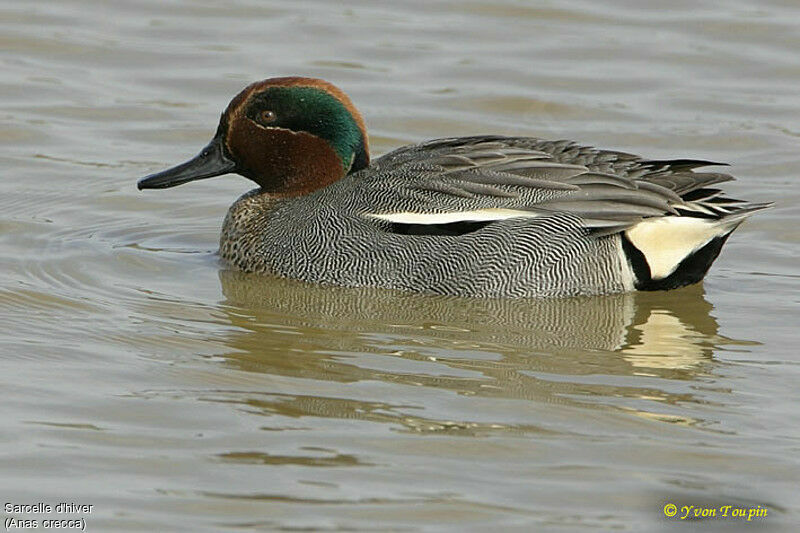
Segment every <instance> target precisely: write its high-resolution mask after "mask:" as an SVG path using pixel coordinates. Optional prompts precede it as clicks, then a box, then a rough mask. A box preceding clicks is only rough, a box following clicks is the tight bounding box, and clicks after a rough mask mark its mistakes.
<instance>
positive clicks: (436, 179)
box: [359, 137, 754, 235]
mask: <svg viewBox="0 0 800 533" xmlns="http://www.w3.org/2000/svg"><path fill="white" fill-rule="evenodd" d="M711 164H716V163H712V162H710V161H700V160H687V159H678V160H667V161H661V160H644V159H641V158H639V157H637V156H634V155H631V154H627V153H624V152H615V151H607V150H597V149H594V148H591V147H585V146H579V145H577V144H575V143H572V142H570V141H543V140H539V139H534V138H518V137H516V138H515V137H466V138H452V139H437V140H435V141H430V142H427V143H424V144H420V145H414V146H408V147H404V148H401V149H399V150H396V151H395V152H392V153H390V154H387V155H386V156H384V157H382V158H380V159H378V160H377V161H376V162H375V164H374V166H373V167H372V168H371V173H370V175H369V177H366V178H363V179H362V180H359V181H360V186H361V187H363V188H364V189H362V190H367V191H369V194H368V195H367V199H368V200H369V209H368V210H367V212H363V213H362V215H363V216H366V217H370V218H373V219H377V220H382V221H385V222H387V223H391V224H394V225H400V226H402V225H412V226H426V225H427V226H430V227H434V226H446V225H453V224H465V223H466V224H470V223H482V224H487V223H491V222H493V221H499V220H505V219H509V218H536V217H545V216H548V215H553V214H555V213H568V214H571V215H574V216H576V217H578V218H580V220H581V222H582V225H583V226H584V227H585V228H586V229H587V230H588V231H590V232H591V233H594V234H597V235H605V234H610V233H616V232H619V231H623V230H625V229H627V228H629V227H631V226H633V225H635V224H637V223H639V222H641V221H642V220H644V219H645V218H651V217H663V216H706V217H717V218H720V217H722V216H724V215H726V214H728V213H730V212H732V211H735V210H737V209H742V208H745V207H750V206H752V205H754V204H744V202H740V201H737V200H731V199H727V198H724V197H723V196H722V194H721V191H719V190H718V189H712V188H709V186H711V185H714V184H717V183H721V182H724V181H728V180H731V179H733V178H732V177H731V176H729V175H727V174H722V173H707V172H695V171H694V169H695V168H699V167H701V166H706V165H711ZM470 227H472V226H470Z"/></svg>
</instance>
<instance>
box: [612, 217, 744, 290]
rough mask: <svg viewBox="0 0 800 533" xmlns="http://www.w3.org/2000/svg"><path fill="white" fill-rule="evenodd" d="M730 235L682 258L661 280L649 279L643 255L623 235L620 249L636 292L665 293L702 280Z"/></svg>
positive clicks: (711, 241)
mask: <svg viewBox="0 0 800 533" xmlns="http://www.w3.org/2000/svg"><path fill="white" fill-rule="evenodd" d="M731 233H733V232H732V231H731V232H728V233H726V234H725V235H721V236H719V237H714V238H713V239H711V240H710V241H709V242H708V243H706V244H705V245H704V246H703V247H702V248H700V249H698V250H696V251H695V252H694V253H692V254H691V255H689V256H687V257H686V258H684V260H683V261H681V262H680V264H678V267H677V268H676V269H675V271H674V272H673V273H672V274H670V275H669V276H667V277H666V278H661V279H653V278H652V277H651V275H650V266H649V265H648V264H647V260H646V259H645V257H644V254H643V253H642V252H640V251H639V249H638V248H636V247H635V246H634V245H633V243H631V241H630V240H629V239H628V237H627V236H626V235H625V234H624V233H623V234H622V235H621V237H622V249H623V250H624V251H625V255H626V256H627V257H628V261H629V262H630V264H631V267H632V268H633V275H634V276H635V278H636V283H635V286H636V288H637V289H638V290H640V291H666V290H670V289H677V288H678V287H685V286H686V285H691V284H692V283H697V282H698V281H700V280H702V279H703V278H704V277H705V275H706V273H707V272H708V269H709V268H710V267H711V263H713V262H714V260H715V259H716V258H717V256H719V252H720V250H721V249H722V245H723V244H725V241H726V240H728V237H730V235H731Z"/></svg>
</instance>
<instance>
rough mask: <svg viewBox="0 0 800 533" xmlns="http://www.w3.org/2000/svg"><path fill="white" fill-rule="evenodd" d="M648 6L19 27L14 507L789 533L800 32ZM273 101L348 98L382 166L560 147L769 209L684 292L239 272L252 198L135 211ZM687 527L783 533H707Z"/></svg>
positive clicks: (0, 96)
mask: <svg viewBox="0 0 800 533" xmlns="http://www.w3.org/2000/svg"><path fill="white" fill-rule="evenodd" d="M601 4H602V7H601ZM645 5H647V6H654V5H655V3H652V2H649V3H647V2H634V1H625V0H616V1H613V2H602V3H597V2H582V1H579V0H567V1H561V2H542V3H538V7H534V3H525V2H516V1H512V0H501V1H498V0H495V1H492V2H488V1H487V2H483V1H476V2H452V3H437V4H435V5H431V4H430V3H428V2H402V3H401V2H395V3H385V4H376V3H373V2H363V3H351V4H350V5H349V6H348V7H342V6H339V5H337V4H336V3H333V2H274V1H273V2H262V1H257V0H240V1H236V2H231V3H229V4H223V3H221V2H217V1H210V0H209V1H205V0H199V1H189V0H175V1H172V2H162V1H160V0H159V1H155V0H151V1H137V2H102V3H100V2H90V1H87V0H73V1H68V0H59V1H45V0H42V1H37V2H30V1H15V0H5V1H4V2H3V3H2V5H0V60H2V70H0V121H2V128H1V129H0V139H2V145H3V151H2V154H0V162H1V164H2V180H0V324H2V333H1V334H0V383H2V401H0V415H2V429H0V480H2V484H1V485H0V498H1V499H2V503H3V504H4V505H5V504H6V503H15V504H24V503H37V502H46V503H49V504H51V505H55V504H57V503H59V502H70V503H78V504H91V505H93V506H94V507H93V510H92V512H91V513H84V514H80V513H71V514H70V513H67V514H62V515H60V516H59V517H60V518H80V517H83V518H84V519H85V520H86V522H85V525H86V527H87V529H88V530H91V531H109V530H112V531H121V530H148V531H158V530H162V531H169V530H187V531H189V530H191V531H220V530H257V529H261V530H280V529H287V530H304V529H308V530H347V531H353V530H369V531H374V530H392V531H396V530H397V531H416V530H427V531H430V530H448V529H453V530H474V531H481V530H486V529H488V528H489V527H493V528H500V529H501V530H514V529H516V530H531V529H534V528H537V529H538V530H552V531H575V530H627V531H649V530H653V529H660V528H664V529H674V528H675V527H677V528H678V529H679V530H681V531H688V530H690V529H692V528H701V529H703V530H714V529H719V530H726V531H727V530H738V529H739V528H742V529H743V528H745V527H748V526H749V527H752V528H756V529H759V530H764V529H767V530H787V531H791V530H793V527H794V525H796V524H797V523H798V522H800V517H799V516H798V515H799V513H800V496H798V482H799V481H800V460H799V459H800V406H799V405H798V402H800V387H798V380H799V379H800V366H799V365H800V356H798V351H797V349H796V343H797V340H798V327H799V326H800V306H798V304H799V303H800V269H798V244H800V230H798V221H800V209H798V205H800V187H798V181H797V179H798V178H797V175H798V172H800V66H798V65H800V63H799V62H798V51H799V50H800V9H798V7H797V5H796V4H795V3H794V2H787V1H779V0H773V1H766V2H758V3H756V2H744V1H741V2H707V3H698V2H671V3H669V4H668V7H665V8H663V9H655V8H652V7H643V6H645ZM666 5H667V4H665V6H666ZM286 74H301V75H313V76H318V77H323V78H326V79H329V80H331V81H333V82H335V83H337V84H338V85H339V86H341V87H342V88H343V89H344V90H346V91H347V92H348V93H349V94H350V95H351V97H352V98H353V100H354V101H355V102H356V103H357V105H358V106H359V107H360V109H361V110H362V112H363V113H364V115H365V117H366V119H367V122H368V125H369V129H370V132H371V142H372V147H373V152H374V153H378V154H379V153H384V152H386V151H388V150H389V149H391V148H393V147H395V146H398V145H400V144H403V143H407V142H413V141H420V140H424V139H427V138H433V137H437V136H450V135H459V134H473V133H506V134H512V133H516V134H529V135H536V136H541V137H552V138H572V139H576V140H579V141H581V142H584V143H588V144H594V145H598V146H603V147H609V148H614V149H619V150H626V151H632V152H635V153H641V154H645V155H647V156H651V157H664V158H666V157H695V158H703V159H712V160H721V161H727V162H730V163H732V164H733V166H732V168H731V171H732V172H733V173H734V174H736V175H737V176H738V177H739V181H737V182H735V183H732V184H730V185H729V186H727V187H726V188H727V189H728V190H729V191H731V193H732V194H734V195H736V196H741V197H743V198H746V199H748V200H752V201H770V200H774V201H777V204H778V205H777V207H776V208H775V209H773V210H771V211H769V212H766V213H763V214H760V215H759V216H757V217H754V218H753V219H752V220H751V221H749V222H748V223H747V224H745V225H744V226H742V227H741V228H740V229H739V230H738V231H737V232H736V234H735V235H734V236H733V238H732V239H731V240H730V242H729V244H728V245H727V246H726V248H725V250H724V251H723V255H722V257H721V258H720V259H719V260H718V262H717V263H716V264H715V266H714V268H713V270H712V272H711V274H710V275H709V277H708V278H707V280H706V281H705V283H704V284H702V285H698V286H694V287H689V288H686V289H682V290H679V291H674V292H669V293H649V294H627V295H619V296H613V297H607V298H595V299H584V300H566V301H506V300H461V299H455V298H437V297H424V296H416V295H412V294H399V293H394V292H387V291H378V290H343V289H334V288H318V287H313V286H308V285H304V284H300V283H296V282H291V281H282V280H273V279H263V278H258V277H254V276H246V275H241V274H237V273H234V272H229V271H226V270H225V269H224V268H223V267H222V266H221V265H220V263H219V261H218V259H217V257H216V256H215V251H216V247H217V238H218V232H219V227H220V223H221V220H222V217H223V216H224V214H225V211H226V209H227V207H228V205H229V204H230V203H231V202H232V201H233V200H234V199H235V198H236V197H237V195H239V194H241V193H242V192H244V191H246V190H248V189H249V188H250V187H251V185H250V184H249V183H248V182H247V181H246V180H244V179H242V178H237V177H228V178H220V179H217V180H209V181H204V182H201V183H196V184H191V185H187V186H183V187H180V188H177V189H172V190H169V191H163V192H147V193H140V192H138V191H137V190H136V187H135V182H136V179H137V178H139V177H141V176H142V175H144V174H146V173H148V172H151V171H154V170H158V169H161V168H164V167H166V166H168V165H171V164H173V163H177V162H180V161H182V160H184V159H185V158H187V157H188V156H191V155H193V154H194V153H196V152H197V151H198V150H199V148H200V147H201V146H202V145H203V144H204V143H205V142H206V141H207V140H208V139H209V138H210V137H211V135H212V133H213V131H214V129H215V127H216V121H217V119H218V116H219V113H220V111H221V110H222V108H223V107H224V106H225V105H226V104H227V102H228V100H229V98H230V97H231V96H233V95H234V94H235V93H236V92H238V90H239V89H240V88H242V87H243V86H244V85H245V84H247V83H249V82H250V81H253V80H256V79H261V78H264V77H268V76H275V75H286ZM666 503H674V504H676V505H678V506H679V507H681V506H683V505H694V506H695V507H706V508H711V507H714V508H718V507H720V506H723V505H732V506H734V507H737V508H758V507H759V506H761V507H762V508H766V509H767V510H768V516H767V517H766V518H764V517H761V518H755V519H753V521H752V522H750V523H747V522H746V521H744V520H742V519H730V518H728V519H720V518H716V519H710V520H706V521H703V523H702V524H697V523H695V524H694V525H691V524H685V523H680V520H679V519H678V518H677V517H676V518H673V519H667V518H665V516H664V512H663V508H664V505H665V504H666ZM679 515H680V513H679ZM14 516H16V517H17V518H35V519H37V520H41V519H43V518H45V516H43V515H25V514H20V513H14V512H11V513H8V512H6V513H5V514H4V518H8V517H14ZM49 517H50V518H54V517H56V516H55V515H49ZM41 527H42V526H41V524H40V528H41Z"/></svg>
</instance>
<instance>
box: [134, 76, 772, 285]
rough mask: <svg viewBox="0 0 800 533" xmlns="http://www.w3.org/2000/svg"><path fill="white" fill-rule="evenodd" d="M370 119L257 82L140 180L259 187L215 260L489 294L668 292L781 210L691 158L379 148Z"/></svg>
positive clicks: (321, 96) (541, 145)
mask: <svg viewBox="0 0 800 533" xmlns="http://www.w3.org/2000/svg"><path fill="white" fill-rule="evenodd" d="M367 143H368V141H367V132H366V128H365V125H364V121H363V119H362V117H361V115H360V114H359V112H358V111H357V110H356V108H355V106H354V105H353V104H352V102H351V101H350V99H349V98H348V97H347V95H345V94H344V93H343V92H342V91H341V90H340V89H338V88H337V87H335V86H334V85H332V84H330V83H328V82H326V81H324V80H320V79H313V78H302V77H283V78H271V79H267V80H263V81H259V82H256V83H253V84H251V85H249V86H247V87H246V88H245V89H244V90H242V92H240V93H239V94H238V95H236V96H235V97H234V98H233V100H232V101H231V102H230V104H228V107H227V108H226V109H225V111H224V112H223V113H222V117H221V118H220V122H219V127H218V128H217V131H216V134H215V135H214V138H213V139H212V140H211V142H210V143H209V144H208V145H207V146H206V147H205V148H203V150H202V151H201V152H200V153H199V154H198V155H197V156H196V157H194V158H193V159H191V160H189V161H187V162H185V163H183V164H181V165H178V166H176V167H174V168H170V169H168V170H165V171H163V172H159V173H156V174H152V175H150V176H147V177H145V178H142V179H141V180H140V181H139V183H138V187H139V189H161V188H167V187H173V186H175V185H180V184H182V183H186V182H189V181H193V180H199V179H205V178H211V177H214V176H219V175H222V174H228V173H236V174H240V175H242V176H244V177H246V178H249V179H251V180H252V181H254V182H255V183H256V184H257V185H258V188H256V189H254V190H252V191H250V192H248V193H246V194H244V195H243V196H242V197H241V198H239V199H238V200H237V201H236V202H235V203H234V204H233V205H232V206H231V208H230V210H229V211H228V214H227V216H226V217H225V221H224V223H223V227H222V235H221V238H220V250H219V253H220V256H221V257H222V259H224V260H225V261H226V262H228V263H229V264H231V265H233V266H234V267H236V268H238V269H241V270H244V271H249V272H263V273H271V274H275V275H278V276H283V277H287V278H295V279H298V280H304V281H307V282H313V283H322V284H334V285H341V286H375V287H385V288H393V289H403V290H410V291H417V292H428V293H437V294H448V295H460V296H479V297H548V296H553V297H560V296H574V295H594V294H603V293H614V292H623V291H630V290H634V289H639V290H660V289H673V288H677V287H681V286H684V285H688V284H691V283H696V282H698V281H700V280H701V279H703V277H704V276H705V274H706V272H707V271H708V269H709V267H710V266H711V263H712V262H713V261H714V260H715V259H716V257H717V255H718V254H719V252H720V249H721V247H722V245H723V244H724V243H725V240H726V239H727V238H728V237H729V236H730V234H731V232H732V231H733V230H734V229H736V227H737V226H739V224H741V223H742V221H743V220H745V218H747V217H748V216H749V215H751V214H752V213H754V212H756V211H758V210H761V209H764V208H766V207H769V205H770V204H766V203H746V202H743V201H740V200H734V199H730V198H728V197H726V196H724V195H723V194H722V192H721V191H720V190H719V189H717V188H715V187H714V186H715V185H717V184H718V183H721V182H725V181H728V180H731V179H733V178H732V177H731V176H729V175H728V174H723V173H718V172H705V171H704V172H697V171H696V170H695V169H698V168H700V167H706V166H709V165H716V164H717V163H712V162H710V161H701V160H693V159H673V160H653V159H644V158H641V157H639V156H635V155H631V154H627V153H623V152H617V151H611V150H599V149H595V148H592V147H588V146H581V145H579V144H577V143H575V142H572V141H565V140H559V141H548V140H542V139H537V138H531V137H504V136H499V135H484V136H475V137H454V138H447V139H436V140H432V141H428V142H424V143H422V144H416V145H409V146H404V147H402V148H398V149H397V150H395V151H393V152H390V153H388V154H386V155H384V156H382V157H379V158H378V159H376V160H375V161H372V162H371V161H370V156H369V150H368V145H367Z"/></svg>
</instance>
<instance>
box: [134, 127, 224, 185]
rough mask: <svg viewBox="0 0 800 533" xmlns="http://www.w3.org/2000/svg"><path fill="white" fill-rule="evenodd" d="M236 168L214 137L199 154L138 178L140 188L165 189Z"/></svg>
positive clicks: (219, 174) (218, 140)
mask: <svg viewBox="0 0 800 533" xmlns="http://www.w3.org/2000/svg"><path fill="white" fill-rule="evenodd" d="M234 170H236V163H234V162H233V161H231V160H230V159H228V157H226V156H225V152H224V150H223V149H222V141H221V140H220V139H219V138H214V139H213V140H212V141H211V142H210V143H208V146H206V147H205V148H203V149H202V150H201V151H200V153H199V154H197V155H196V156H195V157H193V158H192V159H190V160H189V161H187V162H185V163H182V164H180V165H178V166H176V167H172V168H169V169H167V170H163V171H161V172H156V173H155V174H150V175H149V176H145V177H144V178H142V179H140V180H139V183H138V184H137V186H138V187H139V190H142V189H166V188H169V187H175V186H176V185H182V184H184V183H188V182H190V181H194V180H202V179H206V178H213V177H214V176H221V175H223V174H228V173H230V172H233V171H234Z"/></svg>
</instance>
